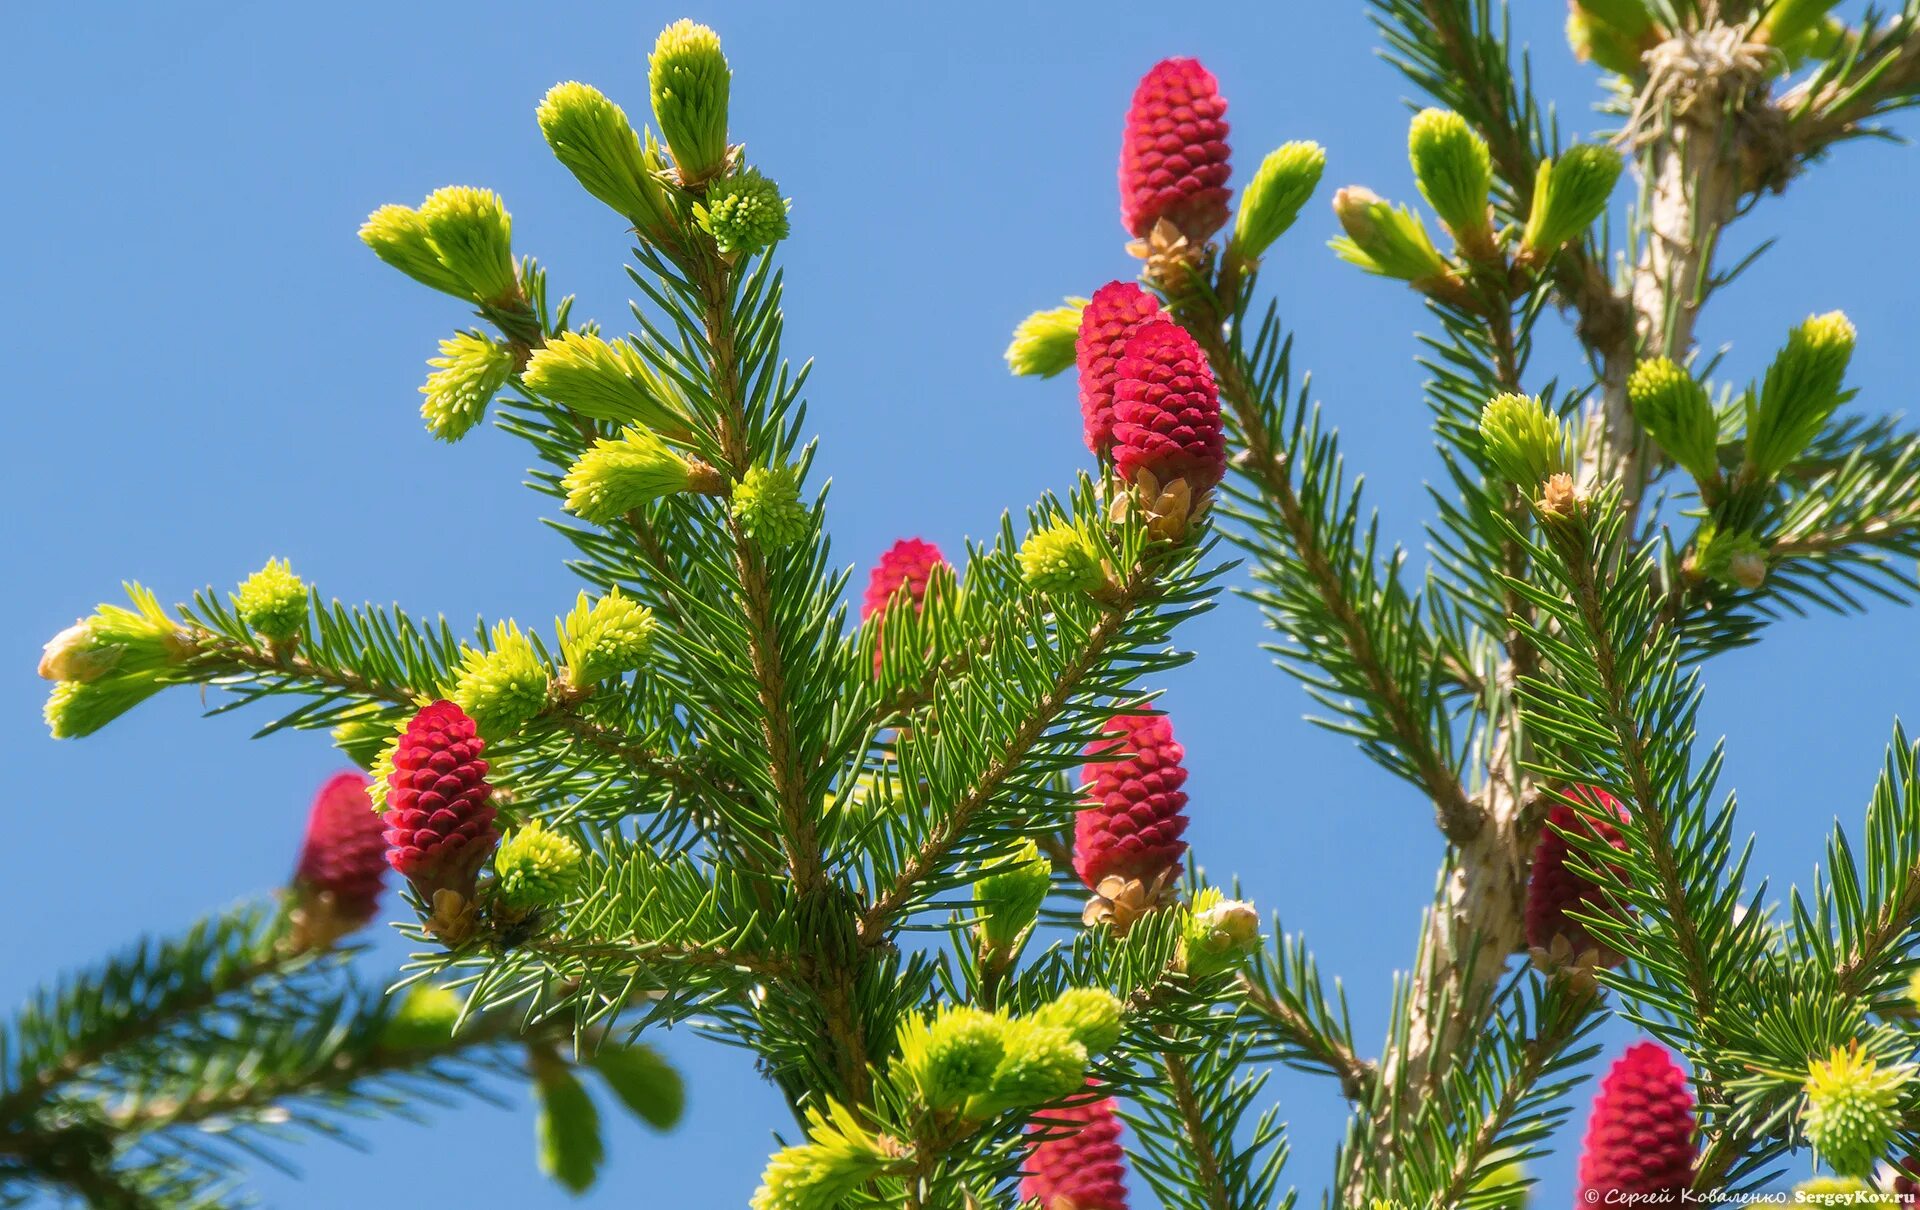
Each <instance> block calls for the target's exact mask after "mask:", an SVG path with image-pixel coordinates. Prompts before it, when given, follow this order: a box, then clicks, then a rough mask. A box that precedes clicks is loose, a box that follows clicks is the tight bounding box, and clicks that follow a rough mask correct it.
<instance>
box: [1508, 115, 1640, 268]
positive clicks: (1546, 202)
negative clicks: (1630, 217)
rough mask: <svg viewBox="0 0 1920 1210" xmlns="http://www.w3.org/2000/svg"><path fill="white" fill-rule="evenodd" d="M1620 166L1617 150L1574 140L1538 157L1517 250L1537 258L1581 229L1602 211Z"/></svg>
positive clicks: (1561, 245)
mask: <svg viewBox="0 0 1920 1210" xmlns="http://www.w3.org/2000/svg"><path fill="white" fill-rule="evenodd" d="M1621 167H1622V161H1621V159H1620V153H1619V152H1617V151H1615V150H1614V149H1613V148H1611V147H1602V146H1600V145H1599V144H1596V143H1576V144H1574V145H1573V146H1572V147H1569V148H1567V149H1566V150H1565V151H1563V152H1561V153H1560V156H1559V158H1557V159H1553V160H1542V161H1541V162H1540V170H1539V172H1538V173H1536V174H1535V176H1534V182H1533V208H1532V210H1531V211H1530V212H1529V213H1528V215H1527V226H1526V231H1525V232H1524V233H1523V234H1522V235H1521V237H1520V245H1521V250H1522V252H1523V253H1524V254H1526V255H1527V256H1528V257H1530V258H1531V259H1533V260H1535V261H1543V260H1546V259H1547V258H1548V257H1551V256H1552V255H1553V254H1554V253H1556V252H1558V251H1560V249H1561V248H1562V247H1564V246H1565V245H1566V243H1567V241H1569V240H1572V239H1577V238H1579V237H1580V236H1581V235H1584V234H1585V233H1586V230H1587V228H1588V227H1591V226H1592V225H1593V221H1594V220H1595V219H1597V218H1599V217H1600V216H1601V215H1602V214H1604V213H1606V209H1607V200H1608V199H1609V198H1610V197H1612V196H1613V186H1614V182H1616V181H1618V180H1619V179H1620V169H1621Z"/></svg>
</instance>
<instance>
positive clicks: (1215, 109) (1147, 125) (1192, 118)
mask: <svg viewBox="0 0 1920 1210" xmlns="http://www.w3.org/2000/svg"><path fill="white" fill-rule="evenodd" d="M1226 115H1227V102H1226V100H1225V98H1223V97H1221V95H1220V86H1219V83H1218V82H1217V81H1216V80H1214V78H1213V73H1212V72H1210V71H1208V70H1207V69H1206V68H1204V67H1202V66H1200V64H1199V62H1198V61H1197V60H1194V59H1163V60H1162V61H1160V62H1159V63H1156V64H1154V67H1153V70H1151V71H1149V72H1148V73H1147V74H1146V75H1145V76H1143V77H1142V78H1141V80H1140V86H1139V87H1138V88H1136V89H1135V90H1134V93H1133V105H1132V107H1131V108H1130V109H1128V110H1127V130H1126V136H1125V138H1124V139H1123V140H1122V142H1121V144H1120V221H1121V223H1122V224H1123V225H1124V226H1125V227H1126V229H1127V233H1128V234H1130V235H1132V236H1134V237H1135V238H1140V237H1142V236H1145V235H1146V234H1147V233H1148V232H1149V231H1151V230H1152V229H1153V225H1154V223H1156V222H1158V221H1159V220H1160V219H1163V218H1164V219H1166V220H1167V221H1169V222H1171V223H1172V224H1173V225H1174V226H1176V227H1178V228H1179V229H1180V232H1181V234H1183V235H1185V236H1186V237H1187V238H1188V239H1189V240H1191V241H1193V243H1194V244H1196V245H1197V244H1203V243H1205V242H1206V240H1207V237H1208V236H1210V235H1212V234H1213V233H1214V232H1216V231H1218V230H1219V229H1220V228H1221V227H1222V226H1224V225H1225V224H1226V221H1227V198H1228V196H1229V190H1228V189H1227V178H1228V176H1229V175H1231V173H1232V168H1231V166H1230V165H1229V164H1228V163H1227V122H1226Z"/></svg>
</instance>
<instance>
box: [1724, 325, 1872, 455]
mask: <svg viewBox="0 0 1920 1210" xmlns="http://www.w3.org/2000/svg"><path fill="white" fill-rule="evenodd" d="M1853 342H1854V330H1853V324H1852V323H1851V322H1849V321H1848V319H1847V317H1846V316H1845V315H1844V314H1842V313H1840V312H1839V311H1829V312H1828V313H1826V314H1825V315H1813V316H1809V317H1808V318H1807V320H1806V322H1804V323H1802V324H1801V325H1800V326H1799V327H1797V328H1795V329H1794V330H1793V331H1792V332H1790V333H1789V334H1788V335H1787V343H1786V346H1785V347H1784V348H1782V349H1781V350H1780V352H1779V353H1778V354H1776V355H1775V356H1774V359H1773V364H1772V365H1771V366H1768V367H1767V376H1766V379H1765V380H1764V381H1763V382H1762V383H1761V385H1760V394H1759V397H1758V398H1757V399H1755V398H1753V397H1751V396H1750V397H1749V398H1748V400H1747V462H1748V463H1749V464H1750V465H1751V466H1752V467H1753V470H1754V472H1755V473H1756V474H1758V475H1759V476H1760V477H1761V478H1763V479H1771V478H1773V477H1774V476H1775V475H1778V474H1779V473H1780V472H1781V471H1783V470H1785V469H1786V468H1787V467H1788V466H1789V465H1791V464H1792V462H1793V460H1794V459H1795V458H1798V457H1799V456H1800V454H1801V452H1802V451H1804V450H1805V449H1806V448H1807V444H1808V443H1809V442H1811V441H1812V440H1813V439H1814V438H1815V437H1816V436H1818V435H1819V433H1820V430H1821V429H1823V428H1825V427H1826V423H1827V419H1828V418H1829V417H1830V416H1832V415H1833V412H1834V409H1835V408H1838V407H1839V406H1840V405H1841V404H1842V403H1843V402H1845V400H1846V396H1844V395H1843V394H1842V393H1841V390H1840V386H1841V383H1842V382H1843V381H1844V380H1845V378H1846V376H1847V363H1848V362H1849V361H1851V360H1852V358H1853Z"/></svg>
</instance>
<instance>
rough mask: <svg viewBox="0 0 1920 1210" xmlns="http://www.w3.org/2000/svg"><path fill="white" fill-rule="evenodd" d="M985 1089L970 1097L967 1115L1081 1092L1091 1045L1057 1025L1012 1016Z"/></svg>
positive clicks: (986, 1114)
mask: <svg viewBox="0 0 1920 1210" xmlns="http://www.w3.org/2000/svg"><path fill="white" fill-rule="evenodd" d="M1000 1037H1001V1046H1002V1053H1001V1055H1000V1062H999V1063H998V1064H996V1065H995V1066H994V1069H993V1078H992V1079H991V1080H990V1081H988V1084H987V1090H986V1091H985V1092H983V1093H980V1094H978V1095H976V1096H974V1097H972V1098H970V1099H969V1100H968V1102H967V1107H966V1111H965V1112H966V1116H968V1117H970V1118H988V1117H991V1116H993V1115H994V1114H996V1113H1002V1112H1005V1111H1006V1110H1009V1109H1026V1108H1031V1107H1033V1106H1035V1105H1043V1104H1045V1103H1046V1102H1048V1101H1057V1100H1059V1099H1060V1098H1061V1097H1064V1096H1071V1095H1072V1094H1073V1093H1075V1092H1078V1091H1079V1090H1080V1088H1081V1086H1082V1085H1083V1084H1085V1083H1086V1078H1087V1048H1086V1046H1085V1044H1084V1043H1082V1042H1080V1041H1078V1040H1076V1039H1075V1038H1074V1036H1073V1034H1072V1033H1071V1032H1070V1031H1068V1030H1065V1029H1062V1028H1061V1027H1060V1026H1058V1025H1048V1024H1044V1023H1043V1022H1041V1021H1040V1020H1038V1019H1036V1018H1025V1019H1016V1020H1013V1021H1009V1022H1007V1024H1006V1028H1005V1029H1004V1030H1003V1031H1002V1033H1001V1036H1000Z"/></svg>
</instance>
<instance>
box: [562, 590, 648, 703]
mask: <svg viewBox="0 0 1920 1210" xmlns="http://www.w3.org/2000/svg"><path fill="white" fill-rule="evenodd" d="M659 628H660V627H659V623H658V622H656V621H655V620H654V616H653V610H651V609H648V608H647V607H646V606H645V605H642V604H640V603H639V602H638V601H636V600H634V599H633V598H632V597H629V596H624V595H622V593H621V592H620V590H619V589H618V588H615V589H613V590H611V591H609V592H608V593H607V595H606V596H604V597H602V598H600V599H599V600H598V601H594V600H592V599H591V598H589V597H588V596H587V594H586V593H584V592H583V593H581V594H580V597H579V599H578V600H577V601H575V602H574V606H573V610H572V612H570V613H569V614H567V619H566V621H565V622H563V623H562V624H561V627H560V651H561V654H562V655H563V656H564V657H565V658H566V661H567V681H568V683H570V684H572V685H574V686H575V687H576V688H585V687H587V686H588V685H596V684H599V683H600V682H601V681H604V680H608V679H610V678H612V677H616V676H620V675H622V674H624V673H628V672H635V671H638V670H639V669H640V668H642V667H645V665H646V659H647V653H648V652H649V651H650V650H652V648H653V636H654V632H655V631H657V630H658V629H659Z"/></svg>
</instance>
